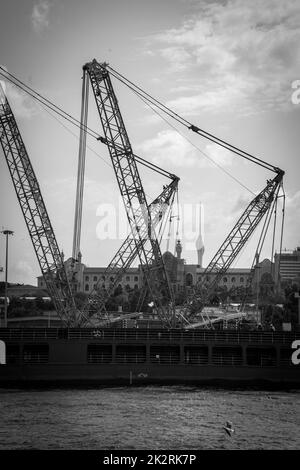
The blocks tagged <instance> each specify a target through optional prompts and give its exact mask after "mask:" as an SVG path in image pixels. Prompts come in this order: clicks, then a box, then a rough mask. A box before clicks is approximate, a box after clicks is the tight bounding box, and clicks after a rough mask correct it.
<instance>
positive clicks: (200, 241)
mask: <svg viewBox="0 0 300 470" xmlns="http://www.w3.org/2000/svg"><path fill="white" fill-rule="evenodd" d="M203 219H204V211H203V206H202V203H200V220H199V235H198V238H197V240H196V250H197V256H198V266H199V267H200V268H202V267H203V254H204V233H203V228H204V223H203Z"/></svg>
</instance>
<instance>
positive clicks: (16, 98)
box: [1, 79, 40, 119]
mask: <svg viewBox="0 0 300 470" xmlns="http://www.w3.org/2000/svg"><path fill="white" fill-rule="evenodd" d="M1 84H2V88H3V90H4V92H5V94H6V96H7V99H8V101H9V104H10V106H11V108H12V111H13V113H14V115H15V116H16V117H17V118H23V119H24V118H25V119H30V118H32V117H33V116H35V115H36V114H38V113H39V112H40V109H39V108H38V106H37V104H36V102H35V101H34V100H33V99H32V98H30V96H29V95H27V94H26V93H25V92H23V91H22V90H21V89H20V88H18V87H17V86H15V85H13V84H12V83H11V82H9V81H7V80H5V79H2V80H1Z"/></svg>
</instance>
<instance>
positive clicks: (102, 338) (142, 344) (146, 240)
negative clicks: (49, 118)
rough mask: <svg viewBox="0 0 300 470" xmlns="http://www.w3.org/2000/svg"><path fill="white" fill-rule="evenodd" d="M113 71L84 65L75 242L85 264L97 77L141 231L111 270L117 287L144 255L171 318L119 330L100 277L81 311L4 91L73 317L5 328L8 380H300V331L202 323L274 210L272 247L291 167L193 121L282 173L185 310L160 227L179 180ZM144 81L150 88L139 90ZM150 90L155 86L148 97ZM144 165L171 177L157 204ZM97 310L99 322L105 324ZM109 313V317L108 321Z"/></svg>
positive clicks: (9, 143)
mask: <svg viewBox="0 0 300 470" xmlns="http://www.w3.org/2000/svg"><path fill="white" fill-rule="evenodd" d="M111 75H112V76H114V77H118V74H117V73H116V72H115V71H114V70H113V69H111V68H110V67H109V66H108V65H107V64H105V63H103V64H100V63H98V62H97V61H95V60H94V61H92V62H90V63H87V64H86V65H85V66H84V67H83V94H82V96H83V101H82V113H81V121H80V129H81V137H80V150H79V169H78V186H77V198H76V217H75V229H74V239H73V240H74V242H73V260H74V273H75V272H76V262H77V256H78V251H79V243H80V227H81V212H82V193H83V171H84V159H85V145H86V133H87V132H88V131H89V128H88V127H87V110H88V106H87V93H88V83H89V82H88V80H89V81H90V83H91V86H92V89H93V93H94V98H95V101H96V105H97V109H98V113H99V117H100V120H101V124H102V130H103V133H104V135H103V136H101V135H99V134H98V135H96V138H97V140H99V141H100V142H102V143H103V144H104V145H105V146H106V147H107V148H108V151H109V155H110V158H111V163H112V166H113V169H114V172H115V177H116V179H117V183H118V187H119V190H120V194H121V196H122V199H123V201H124V207H125V211H126V215H127V219H128V223H129V225H130V229H131V235H130V236H129V237H128V238H127V239H126V240H125V242H124V243H123V244H122V246H121V248H120V249H119V251H118V252H117V254H116V255H115V256H114V258H113V259H112V261H111V263H110V265H109V266H108V268H107V270H108V272H110V271H111V272H114V274H115V273H117V274H116V275H115V281H114V286H112V288H113V287H115V286H116V285H118V282H119V280H120V278H121V277H122V275H123V274H124V273H125V272H126V269H128V268H129V267H130V265H131V264H132V262H133V261H134V259H135V258H136V257H138V258H139V261H140V265H141V268H142V271H143V279H144V281H145V286H144V292H145V295H146V294H148V296H149V298H150V299H152V302H153V305H154V309H155V312H156V315H157V317H158V318H159V319H160V321H161V325H162V327H161V328H143V326H142V325H141V326H140V327H139V328H116V327H113V324H112V323H111V324H110V323H109V322H108V321H107V318H108V316H107V313H106V311H105V302H106V300H107V295H108V294H107V292H106V293H104V292H103V291H101V289H99V286H96V288H95V290H94V291H93V292H92V294H91V295H90V296H89V298H88V300H87V302H86V304H85V306H84V307H83V308H82V309H80V310H79V309H78V308H77V306H76V303H75V300H74V290H73V286H72V279H71V280H70V279H69V277H68V274H67V272H66V269H65V266H64V262H63V257H62V254H61V252H60V250H59V246H58V243H57V241H56V237H55V234H54V230H53V228H52V225H51V222H50V219H49V216H48V213H47V210H46V207H45V204H44V201H43V197H42V194H41V190H40V187H39V184H38V181H37V178H36V175H35V173H34V170H33V167H32V164H31V161H30V159H29V156H28V154H27V151H26V148H25V145H24V142H23V140H22V137H21V134H20V131H19V129H18V125H17V123H16V120H15V117H14V114H13V112H12V110H11V107H10V105H9V102H8V100H7V97H6V96H5V94H4V92H3V90H1V89H0V140H1V145H2V149H3V153H4V156H5V158H6V161H7V164H8V168H9V172H10V175H11V178H12V182H13V185H14V188H15V191H16V194H17V198H18V201H19V204H20V207H21V210H22V213H23V216H24V220H25V223H26V225H27V228H28V232H29V235H30V237H31V240H32V243H33V247H34V250H35V253H36V256H37V259H38V262H39V265H40V268H41V271H42V274H43V276H44V280H45V283H46V286H47V290H48V292H49V295H50V296H51V298H52V300H53V302H54V305H55V309H56V311H57V313H58V315H59V316H60V318H61V320H62V324H64V325H65V327H64V328H59V329H57V328H22V329H18V328H0V345H1V347H2V352H3V350H4V351H5V358H6V359H5V360H2V362H3V364H1V365H0V385H12V384H35V385H39V384H42V385H45V384H49V383H51V384H57V385H59V384H71V383H72V384H75V383H76V384H79V385H87V384H93V385H103V384H108V383H115V384H121V383H122V384H130V385H132V384H133V385H139V384H149V383H189V384H191V383H193V384H194V383H195V384H208V383H210V384H211V383H213V384H216V383H220V384H221V385H225V384H226V383H237V384H249V383H252V384H253V383H260V384H273V385H274V384H276V385H283V386H289V387H293V386H299V384H300V366H299V365H298V364H297V360H296V361H295V358H296V356H297V354H296V352H297V351H296V349H297V347H299V345H300V332H297V331H295V332H269V331H243V330H209V329H201V328H199V326H198V325H197V322H196V321H195V319H196V316H197V315H198V314H199V313H200V312H201V311H202V309H203V307H204V305H205V304H206V303H207V300H208V297H209V294H210V293H211V292H212V291H213V289H214V288H215V287H216V285H217V284H218V282H219V280H220V278H221V276H222V275H223V274H224V273H225V272H226V271H227V269H228V268H229V267H230V265H231V264H232V262H233V261H234V260H235V259H236V257H237V255H238V254H239V253H240V252H241V250H242V248H243V247H244V245H245V243H246V242H247V241H248V239H249V238H250V236H251V235H252V233H253V232H254V230H255V229H256V227H257V226H258V224H259V223H260V222H261V220H262V219H263V218H265V223H264V227H263V231H262V235H261V237H260V241H259V246H258V248H257V252H256V256H257V255H258V254H259V253H260V251H261V248H262V245H263V240H264V238H265V230H266V229H267V227H268V226H269V222H270V218H271V216H272V214H273V213H274V210H275V208H276V204H277V199H278V197H280V195H279V192H280V189H281V188H282V179H283V175H284V172H283V171H282V170H281V169H279V168H277V167H274V166H272V165H270V164H268V163H266V162H263V161H262V160H260V159H258V158H256V157H253V156H251V155H250V154H247V153H245V152H243V151H241V150H239V149H237V148H236V147H233V146H231V145H229V144H227V143H226V142H224V141H222V140H220V139H217V138H216V137H214V136H212V135H211V134H208V133H207V132H205V131H202V130H201V129H199V128H198V127H197V126H195V125H192V124H191V123H188V122H187V121H185V120H182V121H184V122H182V123H184V125H185V126H186V127H188V128H189V129H190V130H192V131H193V132H195V133H197V134H199V135H201V136H202V137H204V138H209V139H210V140H212V141H213V142H215V143H216V144H218V145H221V146H222V147H224V148H227V149H228V150H231V151H232V152H234V153H236V154H238V155H240V156H241V157H243V158H246V159H248V160H250V161H252V162H253V163H256V164H258V165H260V166H262V167H264V168H266V169H268V170H270V171H272V172H274V173H275V176H274V177H273V179H270V180H268V181H267V184H266V187H265V188H264V189H263V190H262V191H261V192H260V193H259V194H257V195H256V196H255V197H254V199H253V200H252V201H251V202H250V203H249V205H248V206H247V208H246V210H245V211H244V212H243V214H242V216H241V217H240V218H239V220H238V222H237V223H236V224H235V226H234V228H233V229H232V230H231V231H230V233H229V235H228V236H227V238H226V240H225V241H224V242H223V244H222V245H221V247H220V248H219V250H217V253H216V255H215V256H214V257H213V259H212V260H211V262H210V263H209V265H208V267H207V268H206V271H205V273H204V274H206V273H208V274H211V273H214V274H215V276H213V277H212V276H210V278H211V279H212V280H211V281H210V284H208V285H205V286H203V285H197V286H196V288H195V290H194V292H192V293H191V295H190V297H189V298H188V300H187V302H186V303H185V305H183V306H182V307H181V308H180V309H178V308H175V303H174V295H173V291H172V286H171V284H170V281H169V278H168V275H167V271H166V268H165V265H164V261H163V257H162V254H161V249H160V243H159V238H158V236H157V235H156V231H155V227H156V226H157V225H158V224H159V222H160V221H161V219H162V217H164V216H165V214H166V212H167V208H168V206H169V205H170V204H171V203H172V201H173V200H174V194H175V193H176V191H177V188H178V182H179V178H178V177H176V176H175V175H172V174H170V173H168V172H166V171H165V170H162V169H161V168H159V167H157V166H155V165H153V164H152V163H150V162H147V161H145V160H143V159H142V158H141V157H138V156H137V155H135V154H134V152H133V150H132V147H131V143H130V141H129V137H128V134H127V131H126V128H125V125H124V121H123V118H122V116H121V112H120V109H119V105H118V100H117V98H116V96H115V92H114V89H113V86H112V82H111ZM120 77H121V79H122V80H123V79H124V77H122V76H120V75H119V78H120ZM6 78H8V77H7V76H6ZM129 83H130V84H131V86H132V83H131V82H129ZM15 84H16V82H15ZM0 86H1V85H0ZM136 90H139V91H138V93H141V89H139V88H138V87H137V88H136ZM147 96H149V95H146V94H145V95H143V98H146V97H147ZM152 104H153V102H152ZM160 105H161V104H160ZM161 106H163V105H161ZM160 109H162V108H160ZM169 111H170V110H169ZM176 116H177V118H178V115H176ZM177 118H176V119H177ZM177 120H178V119H177ZM94 137H95V135H94ZM138 164H144V165H145V166H147V167H148V168H150V169H152V170H154V171H158V172H159V173H160V174H162V175H163V176H166V177H167V178H169V179H170V180H171V182H170V183H169V184H168V185H166V186H164V188H163V191H162V192H161V194H160V195H159V196H157V198H156V199H155V200H154V201H152V202H149V201H147V198H146V194H145V191H144V188H143V185H142V181H141V178H140V174H139V169H138ZM204 277H205V276H203V278H204ZM204 287H205V289H204ZM137 311H139V310H137ZM95 319H97V322H94V321H95ZM101 319H102V321H103V325H102V324H101V322H100V323H99V321H100V320H101ZM99 324H100V327H99ZM95 325H97V326H95Z"/></svg>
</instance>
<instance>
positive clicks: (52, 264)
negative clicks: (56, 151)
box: [0, 83, 80, 326]
mask: <svg viewBox="0 0 300 470" xmlns="http://www.w3.org/2000/svg"><path fill="white" fill-rule="evenodd" d="M0 141H1V146H2V149H3V153H4V156H5V160H6V163H7V165H8V169H9V172H10V175H11V179H12V182H13V185H14V189H15V191H16V194H17V198H18V201H19V204H20V207H21V210H22V214H23V217H24V220H25V223H26V226H27V229H28V232H29V235H30V238H31V241H32V244H33V248H34V251H35V254H36V256H37V260H38V263H39V265H40V268H41V271H42V274H43V277H44V280H45V283H46V286H47V289H48V292H49V294H50V296H51V298H52V300H53V303H54V306H55V309H56V311H57V313H58V315H59V316H60V318H61V320H62V321H63V323H64V324H65V325H67V326H71V325H76V324H77V322H78V319H79V317H80V313H79V312H78V310H77V308H76V305H75V300H74V297H73V294H72V291H71V287H70V284H69V280H68V276H67V273H66V270H65V266H64V263H63V257H62V253H61V252H60V250H59V247H58V243H57V240H56V237H55V234H54V231H53V228H52V225H51V222H50V219H49V215H48V213H47V210H46V206H45V203H44V200H43V197H42V193H41V190H40V187H39V184H38V181H37V178H36V175H35V172H34V169H33V167H32V164H31V161H30V158H29V155H28V153H27V150H26V147H25V144H24V142H23V139H22V136H21V133H20V131H19V128H18V125H17V122H16V120H15V117H14V114H13V112H12V110H11V107H10V104H9V102H8V99H7V96H6V94H5V92H4V90H3V87H2V85H1V83H0Z"/></svg>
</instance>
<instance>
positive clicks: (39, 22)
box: [31, 0, 50, 33]
mask: <svg viewBox="0 0 300 470" xmlns="http://www.w3.org/2000/svg"><path fill="white" fill-rule="evenodd" d="M49 10H50V3H49V2H48V1H46V0H40V1H39V3H37V4H35V5H34V6H33V10H32V14H31V22H32V26H33V29H34V31H35V32H36V33H40V32H41V31H44V30H45V29H47V28H48V27H49Z"/></svg>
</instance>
